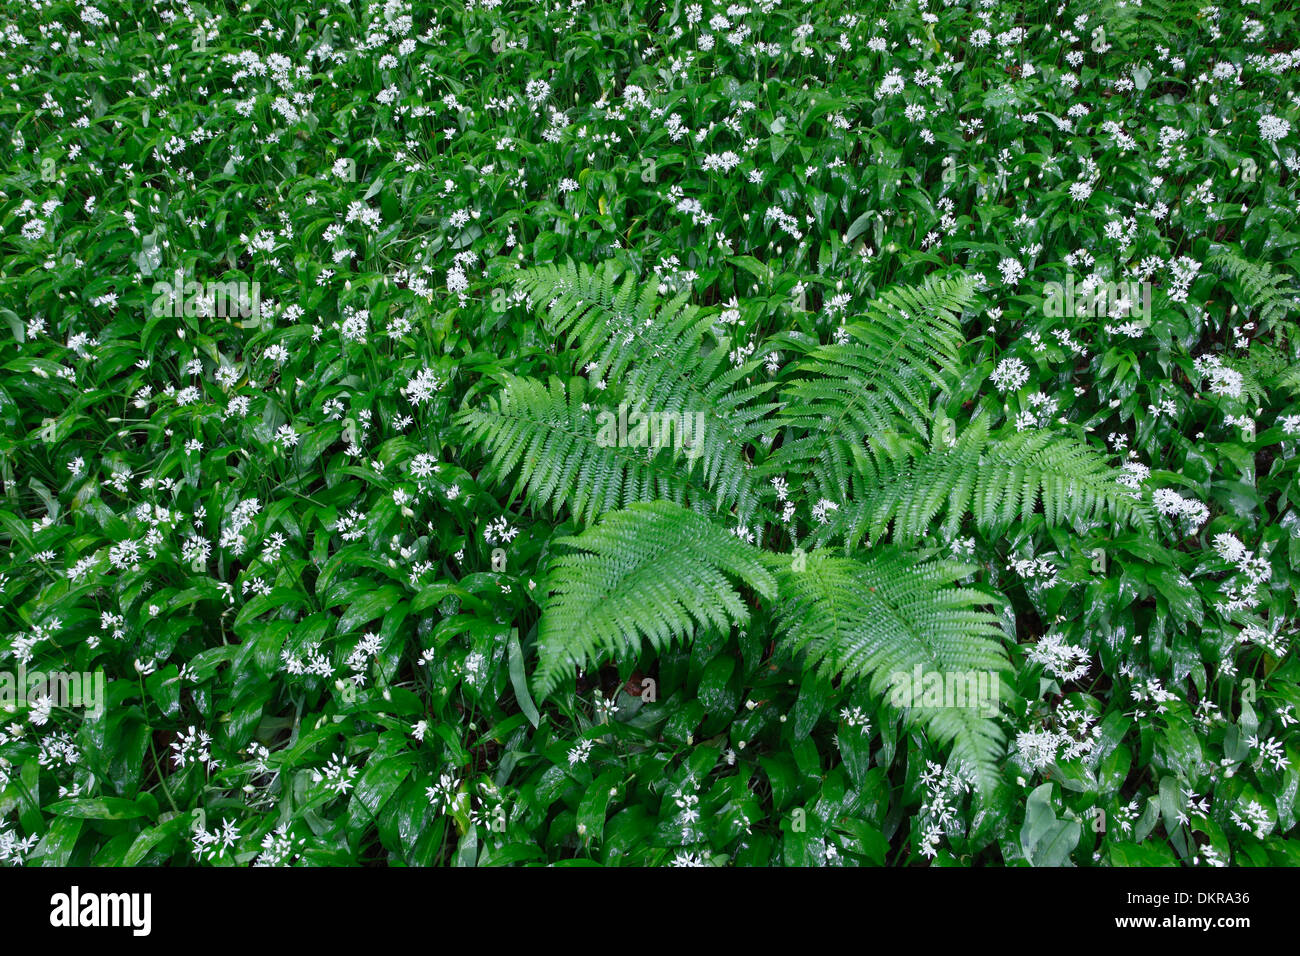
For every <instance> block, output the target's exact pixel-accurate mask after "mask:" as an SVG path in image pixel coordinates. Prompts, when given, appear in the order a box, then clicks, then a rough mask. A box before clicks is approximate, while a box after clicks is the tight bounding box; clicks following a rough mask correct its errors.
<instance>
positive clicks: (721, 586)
mask: <svg viewBox="0 0 1300 956" xmlns="http://www.w3.org/2000/svg"><path fill="white" fill-rule="evenodd" d="M557 544H558V545H559V546H560V547H562V548H565V549H567V551H568V553H566V554H562V555H561V556H560V557H558V558H556V559H555V561H554V563H553V564H552V566H551V568H550V569H549V571H548V574H547V579H546V589H547V592H548V593H547V598H546V603H545V608H544V610H543V614H542V618H541V621H540V623H539V624H538V656H539V665H538V671H537V678H536V679H537V683H538V687H539V690H540V692H541V693H542V694H546V693H549V692H550V691H551V690H553V689H554V688H555V686H556V684H558V683H559V681H560V680H561V679H562V678H563V677H564V676H565V674H566V673H571V672H572V671H571V669H572V668H573V667H575V666H585V665H587V664H590V663H591V662H593V661H595V660H597V659H598V658H599V657H600V656H601V655H604V654H615V653H619V652H626V651H629V650H630V651H632V652H634V653H635V652H636V651H637V650H638V648H639V646H640V643H641V640H642V639H643V638H645V639H648V640H649V641H650V643H651V644H652V645H653V646H654V647H656V648H663V647H665V646H667V645H668V644H670V643H671V642H672V641H674V640H676V639H680V638H684V637H687V636H689V635H690V634H693V633H694V631H695V628H696V627H697V626H698V627H719V628H726V627H729V626H730V625H732V624H741V623H744V622H745V621H747V620H748V618H749V609H748V607H747V606H746V604H745V601H744V599H743V598H742V597H741V594H740V591H739V590H738V589H737V587H736V585H735V583H734V582H735V581H739V582H741V583H743V584H745V585H746V586H748V587H750V588H752V589H753V590H755V591H757V592H758V593H759V594H761V595H762V596H764V597H767V598H774V597H775V596H776V581H775V579H774V578H773V576H772V574H771V573H770V572H769V571H768V570H767V569H766V568H765V567H764V566H763V564H762V563H761V562H760V561H759V557H758V555H759V552H758V551H757V550H756V549H754V548H753V547H751V546H749V545H747V544H745V543H744V542H743V541H741V540H740V539H739V538H737V537H736V536H735V535H733V534H731V533H729V532H727V531H724V530H723V529H722V528H720V527H719V526H718V525H717V524H715V523H714V522H711V521H708V520H707V519H705V518H702V517H700V516H699V515H697V514H695V513H693V512H690V511H687V510H685V509H683V508H681V507H679V506H677V505H674V504H670V503H669V502H665V501H657V502H643V503H637V504H633V505H629V506H628V507H627V508H626V509H624V510H622V511H615V512H611V513H610V514H607V515H606V516H605V517H604V518H603V519H601V521H600V522H598V523H597V524H596V525H594V526H592V527H591V528H589V529H587V530H586V531H584V532H583V533H582V534H579V535H576V536H573V537H566V538H562V539H560V541H559V542H557Z"/></svg>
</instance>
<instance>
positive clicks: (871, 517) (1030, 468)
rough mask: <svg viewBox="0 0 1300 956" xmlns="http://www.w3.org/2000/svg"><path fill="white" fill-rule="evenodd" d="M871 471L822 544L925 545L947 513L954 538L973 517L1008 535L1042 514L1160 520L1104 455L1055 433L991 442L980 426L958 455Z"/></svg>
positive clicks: (964, 438) (1073, 521)
mask: <svg viewBox="0 0 1300 956" xmlns="http://www.w3.org/2000/svg"><path fill="white" fill-rule="evenodd" d="M864 466H865V469H866V470H867V472H868V473H867V476H866V478H864V479H863V480H862V481H860V482H858V483H856V485H855V488H856V489H857V491H858V495H859V497H858V498H857V499H855V500H854V501H852V502H850V503H848V504H847V505H845V506H844V507H843V508H841V510H840V511H839V513H838V514H837V515H836V516H835V519H834V520H833V521H832V522H830V523H829V524H828V525H827V526H826V528H825V529H824V530H823V532H822V538H823V539H825V538H828V537H831V536H839V535H841V534H842V535H844V536H845V537H846V539H847V543H848V545H849V546H850V547H851V546H853V545H855V544H857V543H858V542H859V541H860V540H861V539H862V538H863V537H864V536H865V537H866V538H867V540H868V541H871V542H874V541H878V540H880V539H881V538H883V537H884V536H885V534H886V532H887V531H890V530H891V528H892V538H893V540H894V541H896V542H908V541H916V540H919V539H920V538H923V537H925V535H927V534H928V533H929V532H930V529H931V525H932V524H933V522H934V521H935V520H936V519H937V518H938V517H939V516H940V515H941V514H943V513H944V512H946V520H945V523H944V530H945V532H946V533H947V535H948V536H950V537H951V536H952V535H954V534H956V532H957V530H958V528H959V526H960V523H961V522H962V521H963V520H964V519H965V518H966V517H967V515H970V516H972V517H974V519H975V523H976V525H977V526H979V527H980V528H981V529H982V530H984V531H988V532H992V533H999V532H1001V531H1003V530H1005V529H1006V528H1007V527H1009V526H1010V525H1011V523H1012V522H1014V521H1016V520H1021V521H1025V520H1028V519H1029V517H1030V516H1031V515H1033V514H1034V513H1035V512H1036V511H1037V510H1038V509H1039V508H1040V507H1041V509H1042V513H1043V515H1044V517H1045V518H1046V519H1047V522H1048V524H1050V525H1061V524H1069V525H1073V526H1075V527H1076V528H1078V529H1081V528H1082V527H1083V526H1085V525H1088V524H1093V523H1096V522H1099V521H1103V520H1105V519H1107V518H1111V519H1113V520H1114V521H1115V522H1116V523H1117V524H1125V523H1127V524H1133V525H1137V526H1139V527H1147V526H1149V525H1150V521H1151V516H1150V513H1149V510H1148V509H1147V507H1146V506H1145V505H1144V504H1143V503H1142V501H1141V500H1139V499H1135V498H1134V496H1133V492H1132V491H1131V490H1130V489H1128V488H1126V487H1125V486H1123V485H1121V484H1120V483H1119V482H1118V481H1117V472H1116V471H1115V470H1114V469H1112V468H1111V467H1110V466H1109V465H1107V464H1106V460H1105V458H1104V456H1102V455H1101V453H1099V452H1097V451H1096V450H1094V449H1093V448H1091V447H1090V446H1088V445H1087V444H1086V443H1084V442H1082V441H1080V440H1078V439H1075V438H1073V437H1071V436H1070V435H1067V434H1062V433H1060V432H1056V431H1049V430H1038V431H1029V432H1019V433H1012V434H1010V435H991V434H990V433H989V430H988V422H987V419H984V418H980V419H976V420H975V421H974V422H972V423H971V424H970V425H969V426H968V427H967V428H966V429H965V430H964V431H963V432H962V433H961V434H960V435H959V436H958V438H957V441H956V443H955V444H954V445H953V446H952V447H950V448H947V449H944V450H942V451H922V452H919V453H918V452H915V451H904V452H902V453H899V454H897V455H896V456H893V457H891V456H889V455H886V454H883V453H882V454H878V455H876V456H875V457H874V460H868V461H866V462H865V463H864Z"/></svg>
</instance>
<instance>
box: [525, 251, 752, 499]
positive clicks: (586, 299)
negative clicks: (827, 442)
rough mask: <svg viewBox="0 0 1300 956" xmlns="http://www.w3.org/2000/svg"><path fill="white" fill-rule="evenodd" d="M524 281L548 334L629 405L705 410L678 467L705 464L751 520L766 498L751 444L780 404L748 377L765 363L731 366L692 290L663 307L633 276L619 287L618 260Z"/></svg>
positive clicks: (528, 275)
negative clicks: (766, 398) (750, 456)
mask: <svg viewBox="0 0 1300 956" xmlns="http://www.w3.org/2000/svg"><path fill="white" fill-rule="evenodd" d="M517 281H518V283H519V286H520V288H521V289H522V290H523V291H524V292H525V293H526V294H527V295H528V297H529V299H530V301H532V302H533V304H534V305H535V306H537V307H544V308H545V309H546V310H547V328H548V331H549V332H550V333H552V334H554V335H557V336H564V337H567V340H568V341H569V342H570V343H571V344H572V345H573V346H574V348H575V350H576V352H575V354H576V362H575V364H576V365H577V366H579V367H581V368H582V369H584V370H585V371H587V374H588V375H589V376H590V378H591V380H592V381H607V382H611V383H612V382H617V383H619V385H620V386H621V389H622V394H623V395H624V396H625V398H626V399H627V401H628V403H629V404H630V405H633V406H635V407H637V408H638V409H642V410H644V411H645V412H646V413H647V414H657V415H667V416H681V415H692V416H695V415H699V416H701V427H700V428H699V430H698V433H697V434H695V435H694V436H693V438H694V443H695V444H694V446H693V447H692V449H691V454H690V455H689V456H682V457H679V459H678V465H679V467H682V468H684V469H686V470H688V471H690V472H691V473H692V474H693V473H694V472H695V471H696V470H698V472H699V474H700V476H701V480H702V481H703V483H704V484H705V485H706V486H707V487H708V488H709V489H711V490H712V491H713V499H714V506H715V507H716V508H717V509H718V510H724V511H725V510H729V509H733V508H734V509H735V510H736V511H737V512H738V514H739V515H740V516H741V518H742V520H745V519H748V518H749V517H750V516H751V515H753V513H754V512H755V510H756V508H757V504H758V495H757V491H756V483H755V477H754V475H753V474H752V473H751V469H750V465H749V461H748V460H747V457H746V448H747V447H748V446H750V445H752V444H753V443H755V442H757V441H758V440H760V438H761V437H762V435H763V434H764V433H765V431H766V430H767V423H766V416H767V415H768V413H769V412H770V411H771V410H772V409H773V408H775V405H774V404H773V403H766V404H763V403H760V402H759V400H760V399H761V398H762V397H763V395H764V393H765V392H767V391H769V390H770V388H771V384H770V383H761V384H757V385H751V386H747V387H742V386H741V385H740V383H741V382H743V381H744V379H746V378H747V377H749V376H750V375H752V374H753V373H754V372H755V371H756V370H757V369H758V368H759V365H760V361H759V360H757V359H755V360H752V361H748V362H745V363H742V364H740V365H739V366H737V367H734V368H732V367H729V366H728V358H727V352H728V350H727V348H726V345H727V343H726V341H725V340H716V339H714V337H713V335H712V327H713V325H714V320H713V319H712V317H709V316H704V315H701V313H700V310H698V309H696V308H695V307H693V306H689V305H687V304H686V297H685V295H678V296H676V297H674V298H673V299H671V300H669V301H668V302H667V303H663V304H660V303H658V302H657V301H656V299H655V297H654V295H653V287H652V286H648V287H647V288H646V290H644V291H641V292H639V293H638V291H637V285H636V280H635V277H633V276H631V275H628V276H627V277H626V278H625V279H624V280H623V282H622V284H621V285H619V284H618V282H617V273H616V270H614V269H613V268H612V267H611V266H610V265H609V264H606V265H605V266H604V267H602V268H593V267H590V266H586V265H583V266H574V265H572V264H569V265H565V266H557V265H547V266H539V267H537V268H535V269H529V270H523V271H521V273H520V275H519V277H518V279H517ZM587 490H588V491H590V489H587ZM591 496H592V495H591V494H585V495H583V497H591Z"/></svg>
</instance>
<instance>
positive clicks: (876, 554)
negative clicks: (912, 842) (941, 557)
mask: <svg viewBox="0 0 1300 956" xmlns="http://www.w3.org/2000/svg"><path fill="white" fill-rule="evenodd" d="M776 561H777V563H779V565H780V571H779V573H778V577H777V581H778V584H779V587H780V592H781V600H780V603H779V609H778V613H777V626H778V629H779V630H780V631H781V632H783V633H784V634H786V635H787V636H788V639H789V644H788V647H789V649H790V650H791V651H802V652H804V653H805V654H806V655H807V659H808V663H809V665H811V666H815V667H817V668H818V669H819V670H820V671H822V672H823V673H827V674H843V676H844V677H845V678H846V679H849V680H861V679H869V681H870V684H869V686H870V688H871V690H872V691H873V692H874V693H876V694H879V695H881V696H886V695H887V694H888V692H889V689H890V687H891V683H892V680H893V678H894V677H895V676H896V675H900V674H902V675H907V676H908V677H909V678H910V677H911V675H912V674H913V673H918V672H919V673H922V674H933V673H937V674H945V673H947V674H955V673H964V672H971V671H982V672H985V673H993V674H1001V672H1003V671H1005V670H1007V669H1008V667H1009V661H1008V658H1007V655H1006V653H1005V651H1004V650H1003V649H1002V646H1001V644H1000V643H999V641H998V640H997V639H998V638H999V637H1000V635H1001V630H1000V628H999V627H998V623H997V618H996V617H995V616H994V615H993V614H990V613H989V612H987V611H985V610H981V607H982V606H984V605H987V604H988V603H989V598H988V597H987V596H986V595H984V594H981V593H979V592H977V591H974V590H972V589H969V588H959V587H954V586H953V583H954V582H955V581H957V580H958V579H959V578H961V577H964V576H966V575H968V574H971V573H972V572H974V571H975V570H976V569H975V568H973V567H968V566H963V565H956V564H950V563H946V562H926V563H918V562H917V561H915V560H914V559H912V558H909V557H908V555H907V554H906V553H905V552H902V551H900V550H899V549H897V548H884V549H880V550H875V551H872V552H870V553H868V554H866V555H864V556H863V558H862V559H861V560H855V559H850V558H842V557H827V556H825V555H823V554H821V553H818V552H814V553H812V554H809V555H806V556H805V557H804V558H803V560H802V561H801V562H800V564H801V565H802V567H801V568H800V569H798V570H796V569H795V567H796V566H795V562H794V561H793V560H792V559H791V558H789V557H781V558H777V559H776ZM918 669H919V670H918ZM914 716H915V717H917V718H918V719H919V720H920V721H921V722H922V723H923V724H924V725H925V726H926V728H927V729H928V730H929V732H930V734H931V736H932V737H933V738H934V739H936V740H937V741H939V742H941V743H947V742H953V743H954V744H955V747H956V749H955V751H954V754H955V755H956V756H958V757H959V758H961V759H964V760H966V761H967V762H968V763H969V764H970V765H971V766H972V767H974V768H975V769H976V770H977V772H978V773H979V774H980V775H981V777H983V778H984V779H985V780H991V779H992V778H993V777H994V776H995V775H996V770H995V767H996V762H997V759H998V757H999V756H1000V753H1001V747H1002V741H1003V735H1002V732H1001V730H1000V729H999V728H998V726H997V724H996V723H995V722H993V721H991V720H988V719H987V717H986V716H981V715H978V714H976V715H972V714H970V713H966V712H963V710H962V709H961V708H940V709H928V708H917V709H916V713H915V714H914Z"/></svg>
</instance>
